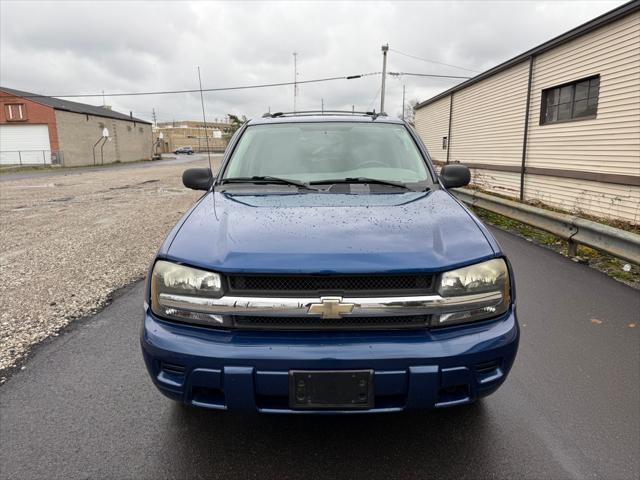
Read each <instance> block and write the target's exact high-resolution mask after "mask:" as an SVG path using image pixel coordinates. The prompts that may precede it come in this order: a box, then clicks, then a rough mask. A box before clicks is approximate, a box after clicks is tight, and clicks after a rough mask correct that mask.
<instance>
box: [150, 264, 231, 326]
mask: <svg viewBox="0 0 640 480" xmlns="http://www.w3.org/2000/svg"><path fill="white" fill-rule="evenodd" d="M221 295H222V279H221V278H220V275H218V274H217V273H214V272H207V271H205V270H199V269H197V268H191V267H186V266H184V265H178V264H177V263H171V262H165V261H163V260H159V261H157V262H156V264H155V266H154V267H153V272H152V274H151V311H153V313H155V314H156V315H159V316H161V317H165V318H171V319H174V320H182V321H187V322H190V323H201V324H205V325H218V326H222V325H223V324H224V319H223V317H222V316H221V315H213V314H211V313H207V312H206V309H205V308H204V307H206V305H207V300H209V299H212V298H219V297H220V296H221Z"/></svg>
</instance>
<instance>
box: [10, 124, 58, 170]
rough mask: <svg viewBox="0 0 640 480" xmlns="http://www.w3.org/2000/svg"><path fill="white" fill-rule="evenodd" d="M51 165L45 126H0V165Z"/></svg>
mask: <svg viewBox="0 0 640 480" xmlns="http://www.w3.org/2000/svg"><path fill="white" fill-rule="evenodd" d="M43 163H51V144H50V143H49V129H48V127H47V126H46V125H0V165H20V164H22V165H33V164H36V165H42V164H43Z"/></svg>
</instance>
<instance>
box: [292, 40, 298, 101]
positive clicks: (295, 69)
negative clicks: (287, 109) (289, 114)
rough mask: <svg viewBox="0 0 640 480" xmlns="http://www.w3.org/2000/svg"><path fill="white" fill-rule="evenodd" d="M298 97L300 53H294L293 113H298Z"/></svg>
mask: <svg viewBox="0 0 640 480" xmlns="http://www.w3.org/2000/svg"><path fill="white" fill-rule="evenodd" d="M297 96H298V52H293V113H295V112H296V97H297Z"/></svg>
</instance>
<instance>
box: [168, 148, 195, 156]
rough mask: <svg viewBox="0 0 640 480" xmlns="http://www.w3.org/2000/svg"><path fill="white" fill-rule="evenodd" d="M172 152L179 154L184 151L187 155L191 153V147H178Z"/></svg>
mask: <svg viewBox="0 0 640 480" xmlns="http://www.w3.org/2000/svg"><path fill="white" fill-rule="evenodd" d="M173 153H176V154H180V153H186V154H187V155H193V148H191V147H180V148H178V149H176V150H174V151H173Z"/></svg>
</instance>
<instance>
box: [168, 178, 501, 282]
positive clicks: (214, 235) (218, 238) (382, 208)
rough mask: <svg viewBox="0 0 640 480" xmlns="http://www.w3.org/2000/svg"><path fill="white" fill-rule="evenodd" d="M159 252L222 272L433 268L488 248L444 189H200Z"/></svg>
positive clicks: (486, 253)
mask: <svg viewBox="0 0 640 480" xmlns="http://www.w3.org/2000/svg"><path fill="white" fill-rule="evenodd" d="M174 232H175V234H174V236H173V238H168V239H167V242H166V243H165V246H164V247H163V249H161V252H160V255H161V256H163V257H165V258H168V259H170V260H174V261H179V262H184V263H187V264H191V265H193V266H199V267H202V268H207V269H211V270H217V271H223V272H224V271H226V272H282V273H285V272H287V273H365V272H409V271H412V272H417V271H438V270H446V269H449V268H454V267H456V266H458V265H463V264H469V263H472V262H474V261H480V260H482V259H485V258H488V257H492V256H495V254H496V252H494V249H493V248H492V247H491V244H490V243H489V241H488V240H487V238H486V237H485V233H484V232H483V231H482V230H481V229H480V227H479V226H478V224H477V223H476V221H475V220H474V219H473V218H472V216H471V214H470V213H469V212H468V211H467V210H466V209H465V208H464V207H462V206H461V205H460V204H459V203H458V202H457V201H456V200H454V199H453V198H452V197H451V195H450V194H449V193H448V192H446V191H443V190H436V191H433V192H426V193H425V192H406V193H393V194H372V195H357V194H333V193H332V194H316V193H296V194H281V195H273V194H270V195H231V194H228V193H220V192H209V193H207V194H206V195H205V196H204V197H202V199H201V200H200V201H199V203H198V204H196V205H195V207H194V208H193V209H192V210H191V212H190V213H188V214H187V215H186V216H185V219H184V221H183V223H182V225H181V226H180V227H179V228H177V229H175V230H174Z"/></svg>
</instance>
